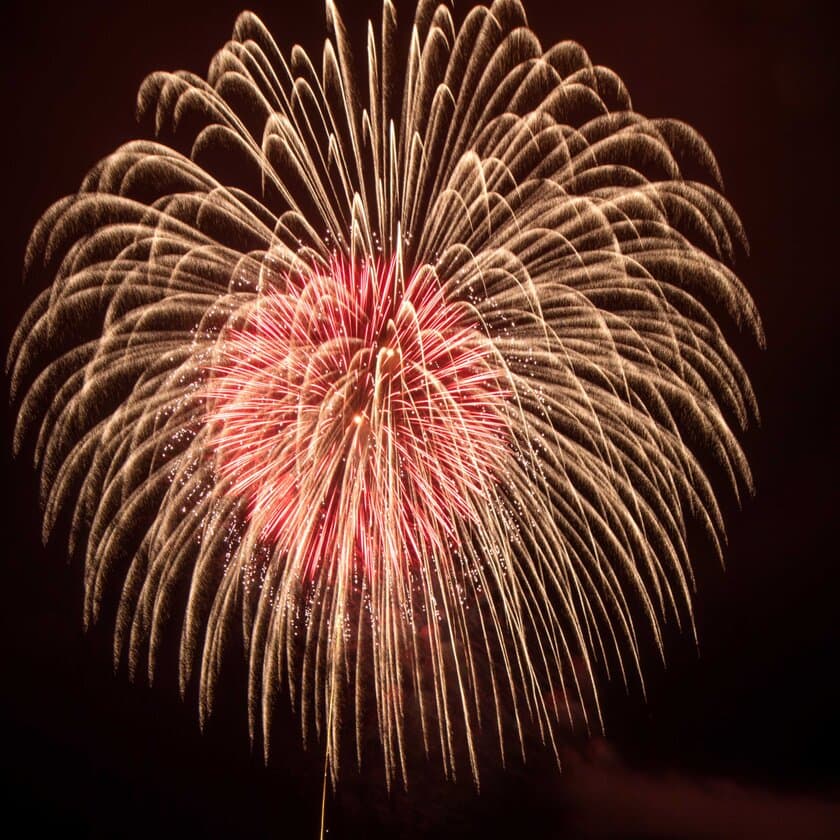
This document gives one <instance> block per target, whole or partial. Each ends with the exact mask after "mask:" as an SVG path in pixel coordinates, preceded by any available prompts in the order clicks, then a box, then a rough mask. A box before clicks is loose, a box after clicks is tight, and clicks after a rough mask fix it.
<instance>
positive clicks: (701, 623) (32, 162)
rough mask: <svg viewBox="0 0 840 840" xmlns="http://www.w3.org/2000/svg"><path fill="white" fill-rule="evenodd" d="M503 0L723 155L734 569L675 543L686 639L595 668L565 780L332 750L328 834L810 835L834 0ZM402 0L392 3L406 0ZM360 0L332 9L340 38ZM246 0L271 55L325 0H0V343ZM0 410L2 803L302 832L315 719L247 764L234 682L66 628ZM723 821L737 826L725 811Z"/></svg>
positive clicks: (249, 830) (33, 486) (838, 738)
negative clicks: (51, 215) (689, 580)
mask: <svg viewBox="0 0 840 840" xmlns="http://www.w3.org/2000/svg"><path fill="white" fill-rule="evenodd" d="M523 4H524V6H525V9H526V12H527V13H528V18H529V23H530V25H531V28H532V29H533V30H534V31H535V32H536V34H537V35H538V37H539V38H540V40H541V42H542V43H543V45H547V44H549V43H553V42H556V41H559V40H563V39H567V38H570V39H573V40H576V41H579V42H580V43H581V44H582V45H583V46H584V48H585V49H586V50H587V52H588V53H589V55H590V57H591V58H592V60H593V62H594V63H597V64H604V65H606V66H607V67H610V68H612V69H613V70H615V71H616V72H617V73H618V74H619V75H620V76H621V77H622V79H623V80H624V82H625V83H626V85H627V87H628V89H629V91H630V95H631V97H632V99H633V104H634V108H635V109H636V110H638V111H639V112H641V113H643V114H645V115H647V116H650V117H673V118H677V119H680V120H684V121H685V122H687V123H689V124H690V125H692V126H693V127H694V128H696V129H697V130H698V131H699V132H700V134H701V135H703V136H704V137H705V139H706V140H707V141H708V142H709V144H710V146H711V148H712V150H713V151H714V153H715V155H716V157H717V160H718V163H719V165H720V168H721V171H722V173H723V178H724V184H725V189H724V194H725V196H726V197H727V198H728V200H729V201H730V202H731V203H732V205H733V206H734V207H735V209H736V210H737V212H738V214H739V215H740V217H741V220H742V222H743V224H744V226H745V228H746V231H747V236H748V238H749V242H750V256H749V257H745V256H743V255H741V256H739V258H738V262H737V265H736V267H735V268H736V272H737V273H738V274H739V276H740V277H741V279H742V281H743V282H744V283H745V285H746V286H747V288H748V289H749V291H750V292H751V294H752V295H753V297H754V299H755V301H756V304H757V306H758V310H759V312H760V314H761V316H762V319H763V321H764V327H765V331H766V334H767V344H768V347H767V349H766V350H764V351H762V350H759V349H758V348H756V347H755V346H754V345H753V344H752V342H751V341H750V340H749V339H748V337H747V336H740V337H739V336H737V334H736V331H735V330H734V329H730V328H729V327H728V326H727V327H726V331H727V335H728V336H729V337H730V338H731V339H732V341H733V344H734V346H735V347H736V350H737V352H738V354H739V355H740V357H741V358H742V360H743V361H744V364H745V367H746V370H747V372H748V374H749V376H750V378H751V380H752V382H753V385H754V388H755V391H756V395H757V399H758V403H759V408H760V411H761V417H762V420H761V424H760V426H757V427H755V428H751V429H750V430H748V432H747V433H746V434H745V435H743V436H742V437H741V440H742V442H743V445H744V448H745V451H746V453H747V456H748V459H749V461H750V464H751V467H752V469H753V473H754V477H755V482H756V487H757V492H756V494H755V496H754V497H753V498H745V499H744V500H743V504H742V507H741V509H739V508H738V505H737V504H736V502H735V500H734V499H733V498H732V495H731V493H728V492H727V491H726V489H725V488H724V487H720V488H719V497H720V500H721V502H722V506H723V510H724V514H725V518H726V523H727V531H728V535H729V545H728V546H727V548H726V549H725V561H726V569H725V571H724V570H722V569H721V568H720V566H719V565H718V564H717V562H716V561H715V560H714V559H713V558H712V557H711V551H710V550H708V547H707V546H705V545H704V544H703V542H702V541H701V540H696V541H695V542H694V545H693V546H692V558H693V561H694V568H695V573H696V575H697V584H698V591H697V594H696V597H695V610H696V623H697V635H698V638H699V651H698V649H697V648H696V647H695V645H694V641H693V639H692V638H691V635H690V633H688V632H683V633H680V632H679V630H678V629H677V628H676V627H675V626H673V625H671V626H669V627H668V628H667V630H666V658H667V664H666V666H665V667H663V665H662V664H661V662H660V661H659V660H658V659H657V657H656V655H655V650H654V649H653V647H652V646H647V647H646V659H645V662H644V663H643V664H644V666H645V667H644V675H645V679H646V697H645V696H643V693H642V691H641V689H640V687H639V685H638V682H634V683H631V686H630V688H629V691H628V692H625V690H624V688H623V686H622V685H621V684H620V681H617V680H616V681H613V682H611V683H608V684H604V686H603V693H604V696H603V700H604V716H605V721H606V736H605V737H604V738H600V737H599V738H596V739H594V740H592V741H590V742H587V741H586V739H584V738H581V737H576V738H575V739H573V741H572V742H570V744H569V746H568V748H567V749H566V750H565V756H566V758H567V765H568V767H567V769H568V771H569V774H568V776H565V775H561V774H557V773H556V770H555V768H554V765H553V764H552V760H551V758H550V756H549V755H548V753H547V752H545V753H541V752H540V751H539V750H532V751H531V752H530V753H529V757H528V763H527V765H525V766H524V767H523V766H522V764H521V762H518V761H513V762H512V763H511V764H512V766H511V767H510V768H509V770H508V771H507V772H506V773H503V772H501V771H498V770H495V769H493V768H488V771H487V774H486V780H485V787H484V790H483V791H482V793H481V795H480V796H476V795H475V793H474V790H473V787H472V783H471V781H470V780H469V779H468V777H467V775H468V774H466V773H465V774H464V778H463V779H460V780H459V781H458V782H457V783H448V782H445V781H443V780H442V779H441V778H440V776H441V774H440V770H439V768H438V767H437V766H433V765H429V767H428V774H424V775H423V776H422V777H420V778H418V779H417V781H416V782H414V781H413V780H410V787H409V791H408V793H405V792H403V791H401V790H396V791H394V792H393V794H392V795H391V796H388V795H387V793H386V792H385V791H384V781H383V774H382V770H381V767H380V766H378V765H377V764H376V762H375V761H370V762H368V764H367V765H365V766H364V767H363V768H362V771H361V773H358V772H356V771H355V769H354V766H353V761H352V760H348V761H347V768H346V769H347V778H346V782H345V783H344V784H342V785H340V787H339V790H338V792H337V793H336V794H335V795H332V794H330V795H329V796H328V805H327V826H328V828H331V829H332V830H331V831H330V833H329V834H328V835H327V836H328V837H339V838H341V837H356V836H360V837H361V836H363V837H371V838H373V837H390V836H400V837H422V836H432V835H433V836H436V837H439V838H441V839H442V838H444V837H472V836H481V837H492V836H505V835H506V834H507V833H511V832H513V831H523V832H528V834H529V835H530V836H537V837H543V836H545V837H555V836H557V837H602V836H616V837H636V838H643V837H644V838H647V837H663V838H667V837H683V836H685V837H688V836H704V837H706V836H708V837H712V836H727V837H730V836H731V837H736V836H745V837H747V836H753V835H751V834H744V833H740V831H741V829H740V828H739V826H745V827H746V826H750V829H751V827H753V826H755V827H760V830H761V832H762V833H761V835H760V836H764V837H786V836H798V837H808V836H814V837H816V836H829V831H828V827H829V826H830V825H831V823H832V821H834V820H840V771H838V767H837V761H836V756H837V755H838V753H840V726H838V720H837V709H838V708H840V690H838V688H837V686H836V684H835V679H834V674H833V673H832V671H833V670H834V668H835V667H836V662H837V654H838V650H840V627H838V621H837V606H836V604H837V596H838V593H840V567H838V564H837V563H836V562H835V558H836V554H837V551H836V542H837V534H836V524H835V523H836V511H835V508H836V504H837V494H836V490H835V483H836V479H835V475H836V468H837V465H836V440H837V438H836V436H837V429H838V423H837V419H838V418H837V409H836V407H835V404H834V403H835V402H836V401H834V400H832V399H831V398H830V393H831V391H830V389H831V387H832V385H833V382H834V376H835V370H836V368H835V344H834V342H835V328H834V320H833V316H834V311H835V309H836V303H837V293H836V291H835V288H834V278H833V276H832V273H831V268H832V262H831V260H830V258H829V256H828V253H829V249H830V248H831V247H832V245H833V242H834V239H835V238H836V237H835V235H834V232H833V229H832V222H833V220H834V215H835V211H834V208H833V206H832V205H833V196H834V189H833V188H834V183H833V180H834V179H833V169H834V168H835V167H834V166H833V165H832V161H833V155H834V154H835V150H834V148H833V145H834V143H833V142H832V135H831V134H830V126H831V125H832V123H833V120H832V117H833V116H834V114H833V111H834V107H835V105H836V100H837V88H836V80H837V79H836V76H837V68H836V61H837V59H836V55H835V54H834V53H833V52H832V47H831V45H830V41H829V38H830V36H829V32H832V31H833V30H832V28H831V27H830V25H829V21H830V15H829V12H828V10H827V9H824V8H822V7H821V6H820V5H819V4H813V5H811V6H809V7H807V8H804V9H799V10H793V9H791V8H789V7H787V6H782V5H781V4H779V5H778V7H776V6H773V5H772V4H771V5H767V4H762V3H758V2H752V1H750V2H742V3H735V4H729V3H724V2H713V3H710V4H686V5H680V6H676V5H673V6H672V5H671V4H667V3H663V2H655V3H652V4H649V5H647V6H646V7H645V8H644V9H640V10H638V11H636V12H634V13H633V14H632V15H627V14H626V12H623V11H622V9H626V6H624V7H622V6H621V5H618V4H616V5H615V6H614V8H613V11H612V12H611V13H608V12H607V11H606V7H602V6H595V5H593V4H580V7H579V8H577V7H575V8H563V9H561V10H559V11H557V10H556V8H555V6H556V4H555V3H554V2H552V0H523ZM396 5H397V8H398V13H399V18H398V19H399V20H400V21H401V22H402V23H403V24H404V23H406V22H407V21H408V20H410V19H411V13H412V10H413V3H411V2H397V3H396ZM470 5H472V4H471V3H465V4H461V3H458V4H457V5H456V13H459V14H461V13H463V8H466V7H468V6H470ZM379 6H380V4H379V3H378V2H371V1H370V0H366V1H365V2H363V3H354V4H351V3H350V2H349V1H348V2H345V3H339V7H340V9H341V11H342V13H343V14H344V17H345V20H346V22H347V24H348V27H349V28H350V34H351V38H352V39H353V40H354V43H359V42H360V38H361V37H362V35H363V33H364V29H363V24H364V22H365V21H366V20H367V18H368V17H372V18H373V19H374V20H378V15H379ZM242 8H250V9H252V10H253V11H255V12H257V13H258V14H259V15H260V16H261V17H262V18H263V20H264V21H265V23H266V24H267V26H268V28H269V29H270V30H271V31H272V32H273V34H274V36H275V38H276V40H277V42H278V44H279V45H280V46H281V48H282V49H283V50H284V51H287V50H288V49H289V48H290V47H291V45H292V44H293V43H300V44H302V45H303V46H304V47H305V48H306V49H307V51H309V52H310V53H316V52H318V51H319V50H320V45H321V43H322V41H323V38H324V37H325V29H324V13H323V8H322V4H321V3H320V2H317V3H314V4H309V5H308V6H306V7H304V8H302V9H300V10H298V9H297V8H296V9H295V15H296V17H297V18H298V19H292V18H291V16H290V15H289V14H288V13H284V12H283V10H282V9H281V8H280V6H279V4H276V3H275V4H272V3H269V2H255V3H245V4H242V3H240V2H227V1H226V2H222V3H216V4H213V5H212V7H211V8H206V7H205V5H204V4H199V3H197V2H192V0H190V2H181V0H170V2H162V0H147V2H144V3H142V4H139V3H138V4H133V3H123V4H118V5H112V4H108V3H105V2H100V3H93V2H91V3H84V4H79V5H78V6H76V7H70V6H63V5H59V4H56V5H55V6H54V7H53V6H52V5H51V4H45V5H39V6H34V5H29V4H25V3H22V2H14V3H13V4H12V5H11V7H10V8H9V9H8V10H7V12H6V20H7V21H8V22H10V23H11V25H10V26H9V27H8V29H7V31H8V32H9V33H10V37H11V38H12V39H13V43H12V45H11V46H10V47H8V48H7V59H6V61H7V63H6V68H5V72H4V85H5V90H4V93H5V97H4V99H5V101H6V103H7V121H8V122H7V124H8V126H9V127H8V128H7V132H6V142H7V144H8V146H7V152H6V161H7V172H6V183H7V188H6V224H5V230H6V232H7V237H6V242H5V247H4V251H3V259H4V268H5V276H6V278H7V287H8V291H7V294H8V296H9V297H8V300H7V304H6V306H5V308H4V320H3V347H4V348H7V347H8V343H9V338H10V336H11V334H12V332H13V330H14V328H15V326H16V324H17V322H18V320H19V318H20V317H21V315H22V314H23V312H24V311H25V308H26V306H27V305H28V304H29V303H30V302H31V301H32V299H33V298H34V297H35V295H36V293H37V292H39V291H40V289H34V288H27V287H24V286H23V284H22V283H21V282H20V279H19V278H20V275H21V266H22V261H23V254H24V249H25V246H26V241H27V238H28V235H29V233H30V231H31V230H32V227H33V225H34V224H35V223H36V221H37V220H38V218H39V217H40V216H41V214H42V213H43V212H44V211H45V210H46V209H47V208H48V207H49V206H50V205H51V204H52V203H53V202H54V201H56V200H58V199H59V198H61V197H62V196H64V195H66V194H68V193H71V192H73V191H75V190H76V189H77V188H78V185H79V183H80V182H81V180H82V178H83V177H84V175H85V174H86V172H87V171H88V170H89V169H90V168H91V167H92V166H93V165H94V163H95V162H96V161H97V160H99V159H100V158H101V157H103V156H104V155H106V154H107V153H109V152H110V151H112V150H113V149H114V148H116V147H117V146H118V145H120V144H121V143H123V142H126V141H128V140H130V139H134V138H136V137H149V136H150V133H149V131H148V127H145V126H144V127H142V128H141V127H139V126H138V125H137V124H136V122H135V119H134V103H135V95H136V92H137V89H138V87H139V84H140V82H141V81H142V80H143V78H144V77H145V76H146V75H147V74H148V73H150V72H152V71H154V70H159V69H167V70H172V69H182V68H183V69H189V70H191V71H193V72H196V73H199V74H203V73H204V72H205V70H206V68H207V65H208V63H209V61H210V58H211V57H212V55H213V54H214V52H215V51H216V50H217V49H219V48H220V47H221V46H222V45H223V43H224V42H225V40H226V39H227V38H228V37H229V35H230V31H231V29H232V26H233V22H234V20H235V18H236V15H237V13H238V12H239V11H240V10H241V9H242ZM117 33H119V34H117ZM4 352H5V350H4ZM4 387H5V388H6V389H8V385H5V386H4ZM6 402H7V403H8V401H6ZM13 423H14V412H13V411H12V410H11V409H10V408H9V407H8V405H7V407H6V409H5V411H4V430H3V436H2V443H0V451H2V458H3V470H4V479H5V484H6V497H7V500H6V504H5V505H4V506H3V515H4V516H5V517H6V523H5V533H6V534H7V535H8V542H7V547H6V551H5V562H4V563H3V567H2V574H3V578H2V583H0V592H2V599H3V603H2V610H0V613H2V621H3V625H4V626H3V630H2V633H0V639H2V645H3V663H4V682H5V691H4V692H3V698H2V715H3V717H2V719H3V721H4V722H5V726H6V732H7V738H6V749H5V750H4V756H5V770H6V774H7V782H6V785H5V788H4V794H5V799H6V813H7V814H11V817H10V819H9V825H14V824H15V822H16V820H17V821H19V824H25V825H27V826H29V828H30V829H31V830H32V831H33V832H38V831H40V830H48V829H54V830H59V829H60V830H62V831H65V832H67V833H68V834H69V835H70V836H85V837H106V836H127V837H133V836H140V835H141V834H148V833H149V832H156V833H157V834H159V835H161V836H164V837H168V836H176V835H179V834H193V833H195V834H202V835H204V836H205V837H226V836H230V835H235V836H239V835H241V836H253V837H262V836H276V835H290V836H302V837H315V836H317V830H318V821H319V813H320V799H321V781H322V767H323V753H322V751H321V747H320V746H319V745H318V744H314V743H313V744H312V745H311V746H310V748H309V750H308V751H305V750H304V749H303V747H302V745H301V739H300V727H299V722H298V719H297V717H296V716H295V715H294V714H293V713H292V712H291V711H289V710H288V708H287V706H288V704H287V703H286V702H285V699H284V698H281V699H280V701H279V708H278V714H277V718H278V721H282V722H283V723H284V724H285V726H286V732H285V735H284V736H283V737H282V739H281V742H278V749H277V751H276V753H275V755H274V756H273V758H272V761H271V762H270V765H269V767H268V768H267V769H265V768H264V767H263V762H262V758H261V756H260V755H259V754H258V753H255V754H253V755H252V754H251V753H250V751H249V746H248V741H247V733H246V720H245V704H244V699H243V692H238V691H237V689H238V686H235V685H234V686H231V685H230V681H228V688H227V690H226V692H225V694H224V696H223V697H222V698H221V702H220V706H219V709H218V711H217V714H216V715H215V716H214V717H213V719H212V720H211V722H210V724H209V726H208V728H207V731H206V732H205V733H204V734H201V733H200V732H199V728H198V720H197V714H196V704H195V698H194V696H193V695H190V696H189V697H188V699H187V702H182V701H181V700H180V699H179V697H178V691H177V679H176V674H175V671H174V668H170V667H167V668H163V669H161V671H160V672H159V674H158V678H157V682H156V684H155V686H154V687H153V688H148V687H147V686H146V685H145V684H144V683H143V681H142V680H141V681H139V682H138V683H136V684H131V683H130V682H129V680H128V677H127V674H126V668H125V665H124V664H123V665H121V666H120V667H119V668H118V669H117V671H116V673H114V670H113V668H112V656H111V632H112V627H111V626H108V625H107V623H104V624H102V625H100V626H97V627H95V628H93V629H92V630H91V631H89V632H88V633H85V632H84V631H83V628H82V568H81V565H82V564H81V562H80V561H78V560H74V561H73V562H72V563H69V564H68V562H67V559H66V548H65V541H64V535H63V534H62V535H60V536H59V537H57V538H53V539H52V540H51V541H50V542H49V543H48V545H47V546H46V547H43V546H42V544H41V541H40V530H41V521H40V515H39V507H38V502H37V476H36V474H35V472H34V470H33V469H32V468H31V448H30V449H28V450H26V451H25V452H24V454H23V455H22V456H21V457H19V458H17V459H13V458H12V455H11V440H12V428H13ZM348 759H351V757H350V756H348ZM601 811H609V812H610V813H612V814H613V815H614V819H613V818H612V817H604V814H603V813H601ZM722 825H729V826H730V827H732V828H733V830H734V831H735V833H729V834H717V833H715V832H716V831H717V829H716V828H715V826H722ZM622 826H626V831H625V830H623V828H622ZM692 828H693V829H694V830H695V833H693V834H692V833H689V832H690V831H691V830H692ZM703 830H705V831H706V833H705V834H704V833H696V832H701V831H703ZM744 830H747V829H746V828H745V829H744ZM837 830H838V832H839V833H840V822H838V823H837ZM710 831H711V832H712V833H709V832H710ZM774 831H775V832H776V833H775V834H774V833H773V832H774ZM790 831H796V832H797V833H796V834H790V833H789V832H790ZM809 831H810V833H809ZM820 832H822V833H820ZM755 836H759V835H755Z"/></svg>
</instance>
